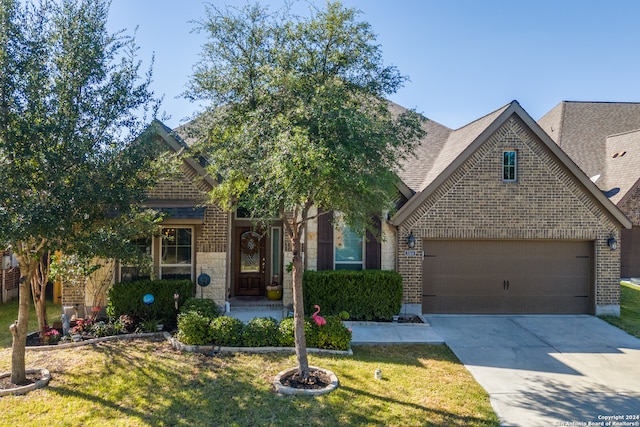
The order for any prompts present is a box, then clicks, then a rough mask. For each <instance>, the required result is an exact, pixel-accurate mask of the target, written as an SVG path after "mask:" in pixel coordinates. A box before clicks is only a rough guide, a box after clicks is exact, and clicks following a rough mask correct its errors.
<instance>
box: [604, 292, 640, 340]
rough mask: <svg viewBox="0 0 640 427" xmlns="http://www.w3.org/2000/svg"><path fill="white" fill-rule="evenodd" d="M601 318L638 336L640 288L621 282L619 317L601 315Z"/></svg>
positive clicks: (639, 330)
mask: <svg viewBox="0 0 640 427" xmlns="http://www.w3.org/2000/svg"><path fill="white" fill-rule="evenodd" d="M602 319H603V320H606V321H607V322H609V323H611V324H612V325H614V326H617V327H618V328H620V329H622V330H623V331H626V332H628V333H629V334H631V335H634V336H636V337H638V338H640V289H639V288H638V287H637V286H633V285H631V284H629V283H626V282H622V283H621V284H620V317H614V316H602Z"/></svg>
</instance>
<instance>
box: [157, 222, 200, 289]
mask: <svg viewBox="0 0 640 427" xmlns="http://www.w3.org/2000/svg"><path fill="white" fill-rule="evenodd" d="M167 228H175V229H189V230H191V263H190V264H165V263H163V260H162V246H163V245H162V241H163V237H162V235H164V230H165V229H167ZM159 239H160V242H159V248H160V253H159V257H158V278H160V279H162V269H163V267H186V266H187V265H189V266H190V279H189V280H191V281H193V280H194V274H193V272H194V269H195V227H193V226H189V225H184V224H183V225H180V224H175V225H173V224H171V225H163V226H162V230H161V237H159Z"/></svg>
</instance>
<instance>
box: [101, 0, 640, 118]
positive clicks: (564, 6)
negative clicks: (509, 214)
mask: <svg viewBox="0 0 640 427" xmlns="http://www.w3.org/2000/svg"><path fill="white" fill-rule="evenodd" d="M208 3H211V4H214V5H217V6H223V5H224V4H235V5H238V4H240V5H242V4H245V3H246V2H245V1H240V0H227V1H219V0H210V1H209V2H208ZM263 3H267V2H266V1H263ZM268 3H269V4H271V5H272V6H271V7H272V8H277V7H279V6H281V5H282V4H283V2H282V1H279V0H278V1H275V0H272V1H270V2H268ZM316 3H317V4H320V5H322V4H323V2H321V1H318V2H316ZM204 4H205V2H202V1H200V0H181V1H177V0H172V1H170V0H112V5H111V14H110V17H109V23H110V28H111V30H112V31H113V30H116V29H127V30H129V32H130V33H131V32H133V30H134V29H135V28H136V27H137V28H138V29H137V33H136V40H137V43H138V45H139V47H140V51H139V57H140V59H141V60H142V61H143V63H144V64H145V65H146V66H148V65H149V64H150V61H151V57H152V55H153V54H154V52H155V65H154V90H155V91H156V93H158V94H164V97H165V98H164V102H163V105H162V109H161V111H165V112H166V113H167V114H168V115H170V116H171V117H170V119H165V120H164V121H165V123H166V124H167V125H169V126H171V127H175V126H178V125H179V124H181V123H183V122H184V121H185V120H186V119H187V118H188V117H190V116H192V115H193V114H194V113H196V112H197V111H199V110H200V109H201V107H202V106H200V105H197V104H193V103H191V102H189V101H187V100H184V99H180V98H179V96H180V94H181V93H182V92H183V91H184V89H185V85H186V84H187V82H188V81H189V77H190V75H191V70H192V67H193V65H194V64H195V63H196V62H197V61H198V58H199V54H200V52H201V46H202V45H203V43H205V41H206V35H205V34H195V33H193V32H192V29H193V28H194V27H195V24H193V23H190V22H189V21H193V20H198V19H201V18H202V17H203V16H204V10H205V6H204ZM343 4H345V5H346V6H349V7H355V8H356V9H359V10H360V11H362V15H361V16H360V18H361V19H362V20H364V21H367V22H369V23H370V24H371V26H372V28H373V31H374V32H375V33H376V34H378V42H379V44H380V45H381V47H382V52H383V57H384V60H385V62H386V63H387V64H391V65H395V66H396V67H397V68H398V69H399V70H400V72H401V73H402V74H404V75H408V76H409V78H410V81H409V82H407V83H406V85H405V87H404V88H402V89H401V90H400V91H398V93H396V94H395V95H393V96H392V97H391V100H392V101H394V102H397V103H399V104H401V105H403V106H405V107H409V108H415V109H416V110H417V111H419V112H421V113H423V114H424V115H425V116H427V117H428V118H430V119H432V120H435V121H437V122H439V123H441V124H443V125H445V126H448V127H451V128H457V127H460V126H463V125H465V124H466V123H469V122H470V121H473V120H475V119H477V118H479V117H481V116H483V115H485V114H487V113H490V112H491V111H493V110H495V109H497V108H499V107H501V106H503V105H504V104H507V103H508V102H510V101H511V100H514V99H516V100H518V101H519V102H520V104H521V105H522V107H523V108H524V109H525V110H526V111H527V112H528V113H529V114H530V115H531V116H532V117H533V118H534V119H536V120H537V119H539V118H540V117H541V116H542V115H544V114H545V113H546V112H547V111H549V110H550V109H551V108H553V107H554V106H555V105H556V104H558V103H559V102H561V101H618V102H640V73H639V70H640V26H639V25H638V24H637V21H638V17H639V16H640V2H638V1H635V0H610V1H604V0H601V1H592V0H582V1H580V2H574V1H570V0H564V1H563V0H536V1H524V0H522V1H520V0H518V1H514V0H508V1H507V0H484V1H480V0H439V1H435V0H393V1H391V0H344V1H343ZM176 97H178V98H176Z"/></svg>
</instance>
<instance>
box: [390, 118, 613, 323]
mask: <svg viewBox="0 0 640 427" xmlns="http://www.w3.org/2000/svg"><path fill="white" fill-rule="evenodd" d="M505 149H516V150H517V152H518V159H517V160H518V177H517V178H518V181H517V182H516V183H505V182H503V181H502V152H503V150H505ZM618 227H619V225H618V224H617V223H616V222H614V221H613V220H612V219H611V218H610V217H609V216H608V215H607V214H606V213H605V212H603V209H602V208H601V207H600V206H599V204H598V203H597V202H596V201H594V200H593V198H592V196H591V195H588V194H587V193H586V190H584V189H583V187H582V185H581V184H580V183H578V182H577V181H576V180H575V178H573V176H571V175H570V173H569V172H568V171H567V170H566V169H565V168H564V167H563V166H562V165H561V164H560V163H559V162H558V161H556V160H555V157H553V156H552V154H551V153H550V152H549V151H548V149H547V148H546V147H545V146H544V144H543V143H542V142H540V141H538V140H537V138H536V137H535V136H534V135H533V134H532V133H531V132H530V131H529V130H528V127H526V126H525V125H524V124H523V123H522V122H521V121H520V120H519V119H517V118H516V117H512V118H510V119H509V120H508V121H507V122H506V123H505V124H504V125H503V126H502V127H501V128H500V129H498V131H496V133H495V134H494V135H493V136H491V137H490V138H489V139H488V140H487V141H486V142H485V143H484V144H483V145H482V146H480V147H479V148H478V149H477V150H476V152H475V153H473V154H472V155H471V156H470V158H469V159H467V161H465V162H464V164H462V165H461V166H460V167H459V168H458V170H456V171H455V172H454V173H453V174H452V175H451V176H450V177H449V178H448V179H447V180H446V181H445V182H444V183H443V184H442V185H440V187H439V188H437V189H436V190H435V191H433V193H432V194H431V195H430V197H428V198H427V200H426V201H425V202H424V203H423V204H422V205H421V206H420V207H419V208H417V209H416V210H415V211H414V213H413V215H411V216H410V217H409V218H408V219H407V220H406V221H404V223H403V224H402V225H401V226H400V227H399V230H398V237H397V245H398V246H397V254H398V271H399V272H400V273H401V275H402V276H403V283H404V291H405V294H404V303H405V304H406V305H410V306H413V307H420V306H421V304H422V260H421V257H420V256H419V255H418V256H406V255H405V251H408V250H409V248H408V247H407V236H408V235H409V233H410V232H413V234H414V235H415V236H416V246H415V248H414V250H415V251H416V254H421V253H422V240H423V239H570V240H590V241H595V244H594V247H595V259H596V262H595V285H596V295H595V300H596V312H597V313H598V314H600V313H612V314H616V313H617V314H619V304H620V294H619V292H620V286H619V277H620V251H611V250H610V249H609V248H608V246H607V242H606V241H607V238H608V237H609V235H610V233H612V232H613V233H614V234H615V235H616V238H617V239H618V240H619V239H620V236H619V230H618Z"/></svg>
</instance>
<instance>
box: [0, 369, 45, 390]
mask: <svg viewBox="0 0 640 427" xmlns="http://www.w3.org/2000/svg"><path fill="white" fill-rule="evenodd" d="M26 374H27V381H26V383H25V384H21V385H16V384H13V383H12V382H11V373H4V374H0V397H2V396H8V395H12V394H13V395H17V394H26V393H28V392H30V391H33V390H36V389H38V388H42V387H45V386H46V385H47V384H49V380H51V374H50V373H49V371H48V370H46V369H44V368H38V369H27V370H26Z"/></svg>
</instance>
